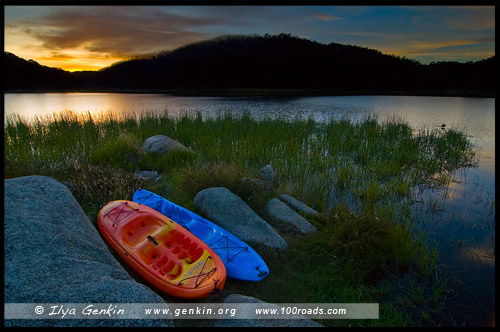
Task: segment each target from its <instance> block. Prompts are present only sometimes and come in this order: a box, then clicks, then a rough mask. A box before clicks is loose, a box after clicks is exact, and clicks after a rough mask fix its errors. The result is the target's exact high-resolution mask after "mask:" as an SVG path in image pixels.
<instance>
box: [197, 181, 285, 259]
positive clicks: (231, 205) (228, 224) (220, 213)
mask: <svg viewBox="0 0 500 332" xmlns="http://www.w3.org/2000/svg"><path fill="white" fill-rule="evenodd" d="M194 203H195V205H196V206H197V207H198V209H200V210H201V211H202V212H203V213H204V214H205V216H206V217H207V219H209V220H211V221H213V222H215V223H216V224H218V225H219V226H221V227H222V228H225V229H226V230H228V231H229V232H231V233H233V234H234V235H236V236H237V237H239V238H240V239H241V240H243V241H245V242H257V243H262V244H264V245H266V246H268V247H272V248H281V249H284V248H287V247H288V245H287V243H286V241H285V240H284V239H283V238H282V237H281V236H280V235H279V234H278V233H277V232H276V231H275V230H274V229H273V228H272V227H271V226H270V225H269V224H268V223H267V222H266V221H265V220H264V219H262V218H261V217H260V216H259V215H258V214H257V213H255V211H253V210H252V209H251V208H250V207H249V206H248V205H247V204H246V203H245V202H244V201H243V200H242V199H241V198H240V197H239V196H237V195H236V194H234V193H232V192H231V191H230V190H229V189H227V188H224V187H213V188H207V189H204V190H202V191H200V192H199V193H198V194H196V196H195V197H194Z"/></svg>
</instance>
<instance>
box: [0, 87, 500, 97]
mask: <svg viewBox="0 0 500 332" xmlns="http://www.w3.org/2000/svg"><path fill="white" fill-rule="evenodd" d="M4 93H125V94H134V93H137V94H141V93H147V94H168V95H174V96H191V97H196V96H200V97H258V96H270V97H273V96H276V97H279V96H297V97H299V96H361V95H388V96H429V97H470V98H495V96H496V93H495V91H489V90H485V91H477V90H454V89H449V90H439V91H438V90H430V91H424V90H419V91H386V90H381V91H363V90H359V91H329V90H316V89H254V88H248V89H245V88H241V89H240V88H234V89H218V88H217V89H210V88H200V89H166V90H156V89H155V90H137V89H85V90H39V89H16V90H5V91H4Z"/></svg>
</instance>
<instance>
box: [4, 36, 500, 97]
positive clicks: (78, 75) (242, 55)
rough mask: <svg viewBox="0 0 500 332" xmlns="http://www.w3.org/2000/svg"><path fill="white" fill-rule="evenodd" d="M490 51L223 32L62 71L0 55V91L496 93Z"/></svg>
mask: <svg viewBox="0 0 500 332" xmlns="http://www.w3.org/2000/svg"><path fill="white" fill-rule="evenodd" d="M494 69H495V57H494V56H493V57H491V58H488V59H484V60H481V61H477V62H467V63H458V62H437V63H431V64H427V65H424V64H421V63H419V62H418V61H415V60H411V59H407V58H405V57H399V56H395V55H387V54H383V53H381V52H380V51H377V50H373V49H369V48H364V47H359V46H353V45H343V44H337V43H330V44H321V43H318V42H314V41H310V40H307V39H305V38H299V37H296V36H292V35H290V34H280V35H268V34H266V35H263V36H260V35H225V36H219V37H216V38H213V39H210V40H205V41H200V42H196V43H192V44H188V45H186V46H183V47H180V48H178V49H175V50H172V51H163V52H160V53H157V54H151V55H146V56H141V57H138V58H135V59H129V60H126V61H120V62H117V63H115V64H113V65H111V66H109V67H106V68H104V69H101V70H99V71H82V72H73V73H70V72H67V71H64V70H61V69H57V68H50V67H46V66H42V65H40V64H38V63H36V62H35V61H32V60H28V61H27V60H24V59H21V58H19V57H17V56H15V55H14V54H12V53H5V55H4V73H5V80H4V84H5V86H4V88H5V90H6V91H22V90H48V91H52V90H54V91H62V90H64V91H67V90H76V91H86V90H93V91H95V90H106V91H109V90H118V91H120V90H134V91H147V90H175V89H234V88H242V89H285V90H286V89H304V90H311V89H313V90H318V91H323V92H325V93H332V94H340V93H357V92H362V93H377V92H396V93H397V92H419V91H424V92H425V91H428V92H433V91H434V92H443V91H450V90H467V91H471V92H478V93H479V92H483V93H484V92H491V93H494V89H495V79H494V74H493V73H494Z"/></svg>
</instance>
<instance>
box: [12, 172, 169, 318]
mask: <svg viewBox="0 0 500 332" xmlns="http://www.w3.org/2000/svg"><path fill="white" fill-rule="evenodd" d="M4 189H5V197H4V204H5V211H4V217H5V221H4V225H5V233H4V249H5V252H4V259H5V265H4V268H5V270H4V273H5V281H4V291H5V292H4V293H5V296H4V302H5V303H89V304H90V303H164V301H163V299H162V298H161V297H160V296H159V295H158V294H156V293H155V292H153V291H152V290H151V289H150V288H148V287H146V286H145V285H143V284H141V283H138V282H136V281H135V280H133V279H132V278H131V277H130V276H129V275H128V273H127V272H126V271H125V269H124V268H123V267H122V266H121V265H120V264H119V263H118V261H117V260H116V259H115V258H114V257H113V255H112V254H111V252H110V251H109V250H108V248H107V246H106V245H105V243H104V242H103V240H102V238H101V236H100V235H99V233H98V231H97V230H96V228H95V227H94V226H93V225H92V223H91V221H90V220H89V218H88V217H87V215H86V214H85V213H84V212H83V210H82V209H81V207H80V205H79V204H78V202H77V201H76V200H75V199H74V197H73V195H72V194H71V192H70V191H69V190H68V188H67V187H66V186H64V185H63V184H61V183H60V182H58V181H56V180H54V179H53V178H49V177H44V176H26V177H20V178H14V179H8V180H4ZM4 323H5V325H6V326H155V327H163V326H165V327H166V326H173V321H172V320H171V319H161V320H160V319H158V320H123V319H88V320H86V319H57V320H53V319H34V320H5V321H4Z"/></svg>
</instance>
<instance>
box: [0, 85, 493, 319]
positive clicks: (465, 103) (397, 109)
mask: <svg viewBox="0 0 500 332" xmlns="http://www.w3.org/2000/svg"><path fill="white" fill-rule="evenodd" d="M65 110H72V111H75V112H84V113H87V112H90V114H92V115H98V114H101V113H103V112H108V111H113V112H122V111H123V112H136V113H137V112H138V113H140V112H146V111H163V110H167V111H168V112H169V113H170V114H171V115H172V116H174V117H175V116H179V115H181V114H184V113H186V112H188V113H189V112H195V111H199V112H201V114H202V115H203V117H210V116H214V115H216V114H220V112H221V111H230V112H233V113H236V114H241V113H243V112H244V111H249V112H250V113H251V114H252V116H254V117H256V118H262V117H266V116H273V117H274V116H277V117H285V118H290V119H293V118H296V117H300V118H309V117H311V118H313V119H314V120H316V121H320V122H326V121H328V120H330V119H345V118H347V119H351V120H352V121H359V120H362V119H364V118H366V117H367V116H370V115H371V116H377V119H378V120H379V121H380V122H383V121H386V120H387V119H390V118H392V117H397V118H402V119H403V120H405V121H406V122H407V123H408V124H409V125H410V126H412V127H413V128H414V129H415V130H418V129H425V128H428V129H434V128H436V127H437V126H440V125H441V124H446V128H455V129H459V130H463V131H465V132H466V134H467V135H468V136H469V138H470V140H471V142H472V143H473V144H475V145H476V146H478V147H480V149H481V154H480V163H479V166H478V167H477V168H469V169H466V170H461V171H459V172H457V174H456V178H455V181H454V182H453V183H451V184H450V185H449V187H448V188H447V189H446V190H440V191H431V190H427V191H426V192H425V193H424V195H423V196H422V197H423V199H424V204H421V205H416V206H415V210H414V212H415V213H416V215H418V220H419V223H420V227H421V228H422V229H425V230H426V231H427V232H428V235H429V241H430V242H431V243H436V242H437V243H438V247H439V250H440V262H439V264H443V265H444V266H445V268H446V270H448V271H450V272H452V273H453V275H454V276H456V277H457V278H459V279H460V280H461V281H462V282H463V283H464V287H466V288H468V289H469V290H470V291H471V292H472V294H475V295H474V296H473V297H471V296H470V294H471V293H469V292H463V294H457V295H456V299H455V302H456V306H455V307H454V308H452V309H453V310H456V311H457V312H456V313H457V317H458V318H457V321H460V317H467V325H479V326H482V325H487V324H489V323H491V319H492V315H493V314H494V306H495V297H494V292H495V208H494V205H495V99H494V98H459V97H421V96H418V97H413V96H335V97H330V96H325V97H318V96H315V97H179V96H170V95H162V94H118V93H43V94H29V93H21V94H12V93H7V94H5V108H4V111H5V117H4V119H5V118H6V117H8V116H11V115H13V114H20V115H21V116H23V117H26V118H28V119H30V118H33V117H34V116H38V117H43V116H45V115H50V114H52V113H57V112H61V111H65ZM429 202H432V206H433V208H432V209H429Z"/></svg>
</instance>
